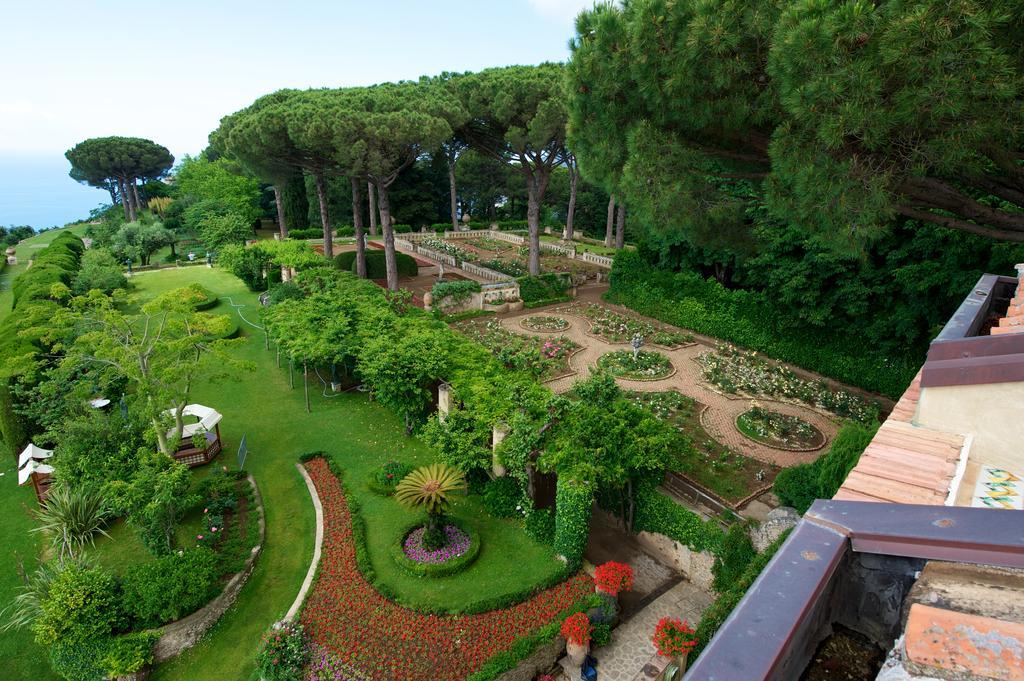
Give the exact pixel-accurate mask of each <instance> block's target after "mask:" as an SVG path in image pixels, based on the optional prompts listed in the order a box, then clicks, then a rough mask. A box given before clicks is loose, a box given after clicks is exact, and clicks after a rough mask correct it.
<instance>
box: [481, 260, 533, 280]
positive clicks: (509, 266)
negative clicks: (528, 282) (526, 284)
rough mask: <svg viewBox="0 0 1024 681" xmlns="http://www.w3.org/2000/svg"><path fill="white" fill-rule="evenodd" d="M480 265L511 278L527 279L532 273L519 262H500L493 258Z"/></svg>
mask: <svg viewBox="0 0 1024 681" xmlns="http://www.w3.org/2000/svg"><path fill="white" fill-rule="evenodd" d="M480 265H482V266H483V267H486V268H487V269H490V270H494V271H495V272H501V273H502V274H507V275H509V276H510V277H525V276H526V275H527V274H529V273H530V271H529V270H528V269H526V266H525V265H523V264H522V263H520V262H519V261H517V260H498V259H497V258H492V259H491V260H485V261H483V262H481V263H480Z"/></svg>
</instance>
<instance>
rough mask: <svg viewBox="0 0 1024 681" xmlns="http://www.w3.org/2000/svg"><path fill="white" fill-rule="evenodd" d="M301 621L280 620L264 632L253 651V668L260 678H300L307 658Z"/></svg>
mask: <svg viewBox="0 0 1024 681" xmlns="http://www.w3.org/2000/svg"><path fill="white" fill-rule="evenodd" d="M305 638H306V637H305V633H304V632H303V630H302V625H301V624H292V623H291V622H282V623H280V624H275V625H274V626H273V627H272V628H271V629H270V631H269V632H267V633H266V634H264V636H263V641H262V642H261V643H260V649H259V651H258V652H257V653H256V669H257V670H258V671H259V675H260V678H261V679H263V681H300V680H301V679H302V668H303V667H304V666H305V664H306V659H307V658H308V657H309V653H308V650H307V649H306V642H305Z"/></svg>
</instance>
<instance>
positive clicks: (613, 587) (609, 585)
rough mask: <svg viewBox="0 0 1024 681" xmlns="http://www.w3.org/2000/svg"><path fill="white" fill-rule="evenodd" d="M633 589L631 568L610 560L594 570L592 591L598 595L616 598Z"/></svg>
mask: <svg viewBox="0 0 1024 681" xmlns="http://www.w3.org/2000/svg"><path fill="white" fill-rule="evenodd" d="M632 588H633V568H632V567H630V566H629V565H626V564H625V563H616V562H615V561H614V560H610V561H608V562H607V563H603V564H601V565H598V566H597V568H596V569H595V570H594V589H595V590H596V591H597V592H598V593H602V594H608V595H609V596H618V595H619V594H620V593H621V592H623V591H629V590H631V589H632Z"/></svg>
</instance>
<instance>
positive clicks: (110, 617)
mask: <svg viewBox="0 0 1024 681" xmlns="http://www.w3.org/2000/svg"><path fill="white" fill-rule="evenodd" d="M121 603H122V599H121V594H120V593H119V592H118V589H117V582H116V581H115V580H114V577H113V576H112V575H111V574H110V573H109V572H106V571H105V570H103V569H101V568H86V567H83V566H81V565H76V564H68V565H67V566H65V567H64V568H63V569H62V570H61V571H60V572H58V573H57V575H56V576H55V577H54V578H53V580H52V581H51V582H50V587H49V590H48V591H47V594H46V597H45V598H43V599H42V601H41V602H40V604H39V613H38V615H37V616H36V620H35V622H34V623H33V625H32V631H33V633H34V634H35V640H36V643H39V644H40V645H44V646H49V645H53V644H54V643H57V642H66V643H84V642H88V641H93V640H96V639H102V638H105V637H107V636H110V635H111V634H113V633H116V632H118V631H123V630H124V629H125V628H126V624H127V619H126V618H125V615H124V612H123V610H122V606H121Z"/></svg>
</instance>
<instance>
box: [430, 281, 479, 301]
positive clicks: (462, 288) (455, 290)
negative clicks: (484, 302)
mask: <svg viewBox="0 0 1024 681" xmlns="http://www.w3.org/2000/svg"><path fill="white" fill-rule="evenodd" d="M480 290H481V288H480V282H477V281H473V280H472V279H456V280H455V281H439V282H437V283H436V284H434V287H433V288H432V289H431V290H430V295H431V296H433V298H434V305H436V306H438V307H452V306H454V305H459V304H461V303H464V302H466V301H467V300H469V299H470V297H471V296H472V295H473V294H474V293H479V292H480Z"/></svg>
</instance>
